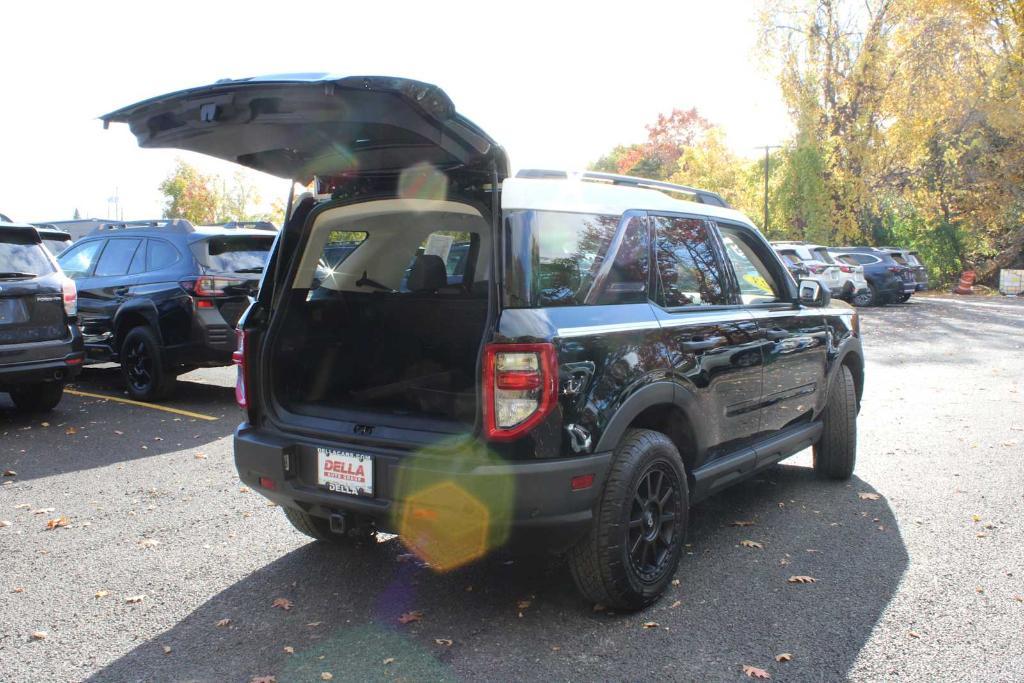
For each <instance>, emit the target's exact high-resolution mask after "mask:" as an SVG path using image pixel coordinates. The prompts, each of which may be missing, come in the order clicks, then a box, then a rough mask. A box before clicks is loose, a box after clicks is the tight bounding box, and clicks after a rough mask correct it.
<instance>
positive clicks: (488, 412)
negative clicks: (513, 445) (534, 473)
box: [483, 344, 558, 441]
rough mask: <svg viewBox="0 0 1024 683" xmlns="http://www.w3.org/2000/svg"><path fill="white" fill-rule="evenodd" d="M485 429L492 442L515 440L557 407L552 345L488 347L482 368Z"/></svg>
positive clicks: (556, 371) (497, 345)
mask: <svg viewBox="0 0 1024 683" xmlns="http://www.w3.org/2000/svg"><path fill="white" fill-rule="evenodd" d="M483 384H484V386H483V389H484V391H483V396H484V429H485V430H486V434H487V438H488V439H491V440H492V441H508V440H511V439H516V438H518V437H520V436H522V435H523V434H525V433H526V432H528V431H530V430H531V429H533V428H534V427H536V426H537V425H538V424H539V423H540V422H541V420H543V419H544V418H545V417H546V416H547V415H548V413H550V412H551V410H552V409H553V408H554V407H555V402H556V397H557V384H558V366H557V363H556V361H555V347H554V345H553V344H488V345H487V346H486V347H485V349H484V368H483Z"/></svg>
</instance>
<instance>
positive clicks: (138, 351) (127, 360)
mask: <svg viewBox="0 0 1024 683" xmlns="http://www.w3.org/2000/svg"><path fill="white" fill-rule="evenodd" d="M120 361H121V376H122V377H124V383H125V385H126V386H127V388H128V394H129V395H130V396H131V397H132V398H134V399H135V400H137V401H159V400H160V399H162V398H166V397H167V396H168V395H170V393H171V392H172V391H173V390H174V383H175V376H174V373H173V372H171V370H170V368H168V367H167V366H166V364H165V362H164V354H163V349H162V348H161V346H160V342H159V341H158V340H157V338H156V335H155V334H154V333H153V330H151V329H150V328H148V327H135V328H132V330H131V331H130V332H129V333H128V334H127V335H126V336H125V338H124V343H123V344H121V356H120Z"/></svg>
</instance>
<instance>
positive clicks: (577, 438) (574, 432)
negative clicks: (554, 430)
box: [565, 424, 591, 453]
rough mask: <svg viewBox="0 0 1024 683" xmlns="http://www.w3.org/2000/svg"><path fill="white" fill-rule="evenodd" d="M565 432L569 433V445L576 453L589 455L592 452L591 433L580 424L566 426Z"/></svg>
mask: <svg viewBox="0 0 1024 683" xmlns="http://www.w3.org/2000/svg"><path fill="white" fill-rule="evenodd" d="M565 431H567V432H569V445H570V446H572V450H573V452H574V453H587V452H589V451H590V443H591V439H590V432H588V431H587V430H586V429H584V428H583V427H581V426H579V425H578V424H569V425H566V426H565Z"/></svg>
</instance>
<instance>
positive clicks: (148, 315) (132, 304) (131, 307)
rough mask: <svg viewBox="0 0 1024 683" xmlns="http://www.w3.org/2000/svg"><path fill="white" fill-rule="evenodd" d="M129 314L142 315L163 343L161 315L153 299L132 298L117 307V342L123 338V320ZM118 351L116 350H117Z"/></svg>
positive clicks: (115, 328) (115, 322) (115, 315)
mask: <svg viewBox="0 0 1024 683" xmlns="http://www.w3.org/2000/svg"><path fill="white" fill-rule="evenodd" d="M127 316H141V317H142V318H144V319H145V320H146V323H147V324H148V325H149V326H150V328H151V329H152V330H153V333H154V334H155V335H156V338H157V340H158V341H159V342H160V343H161V344H163V335H162V334H161V332H160V316H159V314H158V313H157V310H156V304H154V303H153V301H152V300H151V299H143V298H139V299H131V300H129V301H126V302H125V303H124V304H122V305H121V307H120V308H118V309H117V313H115V314H114V339H115V344H119V342H120V340H121V336H122V335H121V321H122V320H124V319H125V318H126V317H127ZM115 353H116V350H115Z"/></svg>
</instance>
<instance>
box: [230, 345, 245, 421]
mask: <svg viewBox="0 0 1024 683" xmlns="http://www.w3.org/2000/svg"><path fill="white" fill-rule="evenodd" d="M248 334H249V333H248V332H246V331H245V330H235V338H236V339H237V340H238V348H236V349H235V350H234V352H233V353H232V354H231V362H232V363H234V364H235V365H236V366H238V377H237V378H236V379H235V403H237V404H238V407H239V408H243V409H244V408H248V407H249V399H248V393H247V391H246V385H247V384H248V381H249V376H248V375H249V373H248V368H247V364H246V362H245V339H246V337H247V336H248Z"/></svg>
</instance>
